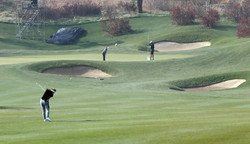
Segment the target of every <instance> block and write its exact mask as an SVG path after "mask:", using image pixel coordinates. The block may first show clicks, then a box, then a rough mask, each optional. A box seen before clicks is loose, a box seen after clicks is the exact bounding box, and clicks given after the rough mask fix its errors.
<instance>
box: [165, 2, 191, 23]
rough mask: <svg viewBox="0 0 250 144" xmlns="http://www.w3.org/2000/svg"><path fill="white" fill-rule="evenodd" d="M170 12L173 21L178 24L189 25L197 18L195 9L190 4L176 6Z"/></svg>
mask: <svg viewBox="0 0 250 144" xmlns="http://www.w3.org/2000/svg"><path fill="white" fill-rule="evenodd" d="M170 14H171V19H172V21H173V22H174V23H176V24H178V25H189V24H192V23H193V22H194V20H195V11H194V9H193V8H192V7H191V6H188V5H181V6H177V7H174V8H172V9H171V12H170Z"/></svg>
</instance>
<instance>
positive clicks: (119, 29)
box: [101, 16, 132, 36]
mask: <svg viewBox="0 0 250 144" xmlns="http://www.w3.org/2000/svg"><path fill="white" fill-rule="evenodd" d="M108 18H109V21H108V22H109V23H107V21H106V20H102V21H101V23H102V29H103V31H106V32H108V33H109V34H110V35H112V36H120V35H125V34H128V33H129V32H131V31H132V29H131V27H130V25H129V19H127V18H115V17H112V16H109V17H108Z"/></svg>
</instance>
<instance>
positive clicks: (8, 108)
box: [0, 106, 32, 110]
mask: <svg viewBox="0 0 250 144" xmlns="http://www.w3.org/2000/svg"><path fill="white" fill-rule="evenodd" d="M25 109H26V110H28V109H32V108H26V107H8V106H0V110H25Z"/></svg>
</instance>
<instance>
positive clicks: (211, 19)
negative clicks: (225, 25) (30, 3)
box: [202, 9, 220, 28]
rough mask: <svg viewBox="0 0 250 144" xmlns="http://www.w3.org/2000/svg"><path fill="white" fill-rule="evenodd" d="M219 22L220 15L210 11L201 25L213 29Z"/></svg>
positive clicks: (215, 11) (212, 10)
mask: <svg viewBox="0 0 250 144" xmlns="http://www.w3.org/2000/svg"><path fill="white" fill-rule="evenodd" d="M219 20H220V15H219V12H218V11H217V10H214V9H210V10H208V12H207V14H206V15H205V16H204V17H203V18H202V24H203V25H204V26H206V27H210V28H213V27H214V26H215V24H216V23H218V22H219Z"/></svg>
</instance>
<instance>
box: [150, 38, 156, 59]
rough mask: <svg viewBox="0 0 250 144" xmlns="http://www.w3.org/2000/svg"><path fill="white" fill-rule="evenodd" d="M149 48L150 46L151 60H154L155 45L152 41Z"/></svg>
mask: <svg viewBox="0 0 250 144" xmlns="http://www.w3.org/2000/svg"><path fill="white" fill-rule="evenodd" d="M149 46H150V60H154V51H155V44H154V43H153V42H152V41H150V43H149Z"/></svg>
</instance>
